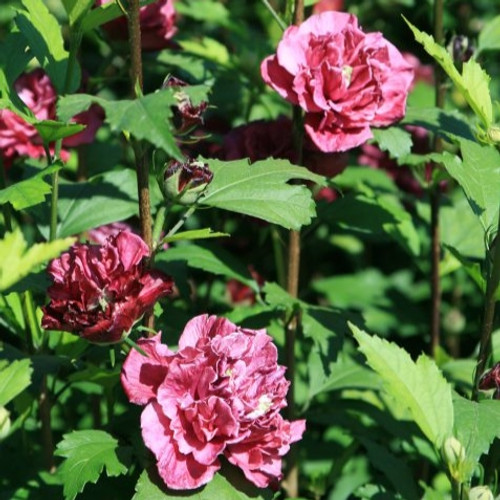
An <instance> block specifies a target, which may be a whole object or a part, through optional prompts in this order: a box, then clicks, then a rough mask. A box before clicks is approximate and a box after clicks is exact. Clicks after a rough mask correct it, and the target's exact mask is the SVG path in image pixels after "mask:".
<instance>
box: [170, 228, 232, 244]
mask: <svg viewBox="0 0 500 500" xmlns="http://www.w3.org/2000/svg"><path fill="white" fill-rule="evenodd" d="M222 236H231V235H230V234H228V233H219V232H217V231H213V230H212V229H210V228H205V229H193V230H192V231H183V232H182V233H176V234H174V235H172V236H166V237H165V238H163V239H162V242H163V243H172V242H173V241H180V240H201V239H206V238H221V237H222Z"/></svg>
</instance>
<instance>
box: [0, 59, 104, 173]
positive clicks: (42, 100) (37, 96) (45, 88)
mask: <svg viewBox="0 0 500 500" xmlns="http://www.w3.org/2000/svg"><path fill="white" fill-rule="evenodd" d="M14 88H15V90H16V92H17V94H18V96H19V98H20V99H21V100H22V101H23V102H24V104H26V106H27V107H28V108H29V109H30V110H31V111H32V112H33V114H34V115H35V117H36V118H38V119H39V120H54V119H55V118H56V101H57V93H56V90H55V88H54V86H53V85H52V83H51V81H50V78H49V76H48V75H47V74H46V73H45V72H44V71H43V70H42V69H40V68H37V69H35V70H33V71H31V72H29V73H24V74H22V75H21V76H20V77H19V78H18V79H17V80H16V82H15V84H14ZM102 120H103V115H102V110H101V108H100V107H99V106H95V105H94V106H92V107H91V108H90V109H89V110H87V111H84V112H83V113H80V114H78V115H76V116H75V117H74V118H73V121H75V122H77V123H81V124H84V125H86V128H85V129H84V130H82V131H81V132H79V133H77V134H74V135H72V136H70V137H67V138H66V139H65V140H64V145H65V146H68V147H75V146H78V145H80V144H87V143H90V142H92V141H93V140H94V137H95V134H96V131H97V129H98V128H99V127H100V125H101V123H102ZM0 153H1V155H2V159H3V161H4V163H5V164H6V165H7V166H10V165H11V164H12V162H13V161H14V160H15V159H16V158H18V157H30V158H41V157H43V156H44V155H45V150H44V147H43V144H42V140H41V138H40V136H39V135H38V132H37V130H36V129H35V127H34V126H33V125H31V124H30V123H28V122H26V121H25V120H24V119H23V118H21V117H20V116H18V115H16V114H15V113H14V112H12V111H10V110H8V109H2V110H0ZM61 157H62V158H63V160H65V159H67V158H68V152H67V151H64V150H63V151H61Z"/></svg>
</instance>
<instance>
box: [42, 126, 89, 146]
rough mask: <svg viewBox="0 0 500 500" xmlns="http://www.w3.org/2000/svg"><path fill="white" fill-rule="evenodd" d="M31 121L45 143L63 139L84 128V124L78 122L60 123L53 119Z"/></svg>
mask: <svg viewBox="0 0 500 500" xmlns="http://www.w3.org/2000/svg"><path fill="white" fill-rule="evenodd" d="M32 123H33V126H34V127H35V128H36V129H37V131H38V133H39V134H40V137H41V138H42V141H43V142H44V143H45V144H49V143H51V142H54V141H57V140H58V139H64V138H65V137H69V136H71V135H74V134H77V133H78V132H81V131H82V130H84V129H85V125H82V124H80V123H62V122H58V121H54V120H43V121H40V120H36V121H33V122H32Z"/></svg>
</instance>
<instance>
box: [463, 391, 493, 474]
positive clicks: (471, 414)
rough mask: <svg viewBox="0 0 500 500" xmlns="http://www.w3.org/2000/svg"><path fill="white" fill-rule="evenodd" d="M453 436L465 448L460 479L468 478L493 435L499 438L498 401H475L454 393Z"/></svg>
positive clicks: (488, 445) (485, 451)
mask: <svg viewBox="0 0 500 500" xmlns="http://www.w3.org/2000/svg"><path fill="white" fill-rule="evenodd" d="M453 407H454V411H455V436H456V438H457V439H458V440H459V441H460V442H461V443H462V445H463V446H464V447H465V461H464V463H463V465H462V467H461V468H460V472H461V474H462V476H461V478H460V480H461V481H462V482H466V481H468V480H469V479H470V478H471V476H472V474H473V473H474V470H475V469H476V467H478V465H479V458H480V457H481V455H482V454H484V453H487V452H488V450H489V448H490V445H491V443H492V442H493V440H494V439H495V438H500V404H499V403H498V401H495V400H491V399H490V400H483V401H480V402H479V403H476V402H475V401H469V400H468V399H465V398H463V397H461V396H458V395H455V397H454V399H453Z"/></svg>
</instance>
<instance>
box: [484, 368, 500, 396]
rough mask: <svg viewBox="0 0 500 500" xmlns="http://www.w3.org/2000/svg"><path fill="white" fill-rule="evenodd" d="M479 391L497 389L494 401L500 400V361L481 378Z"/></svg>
mask: <svg viewBox="0 0 500 500" xmlns="http://www.w3.org/2000/svg"><path fill="white" fill-rule="evenodd" d="M479 389H481V390H482V391H489V390H490V389H495V392H494V394H493V399H500V361H499V362H498V363H497V364H496V365H495V366H494V367H493V368H492V369H491V370H489V371H487V372H486V373H485V374H484V375H483V376H482V377H481V379H480V380H479Z"/></svg>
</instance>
